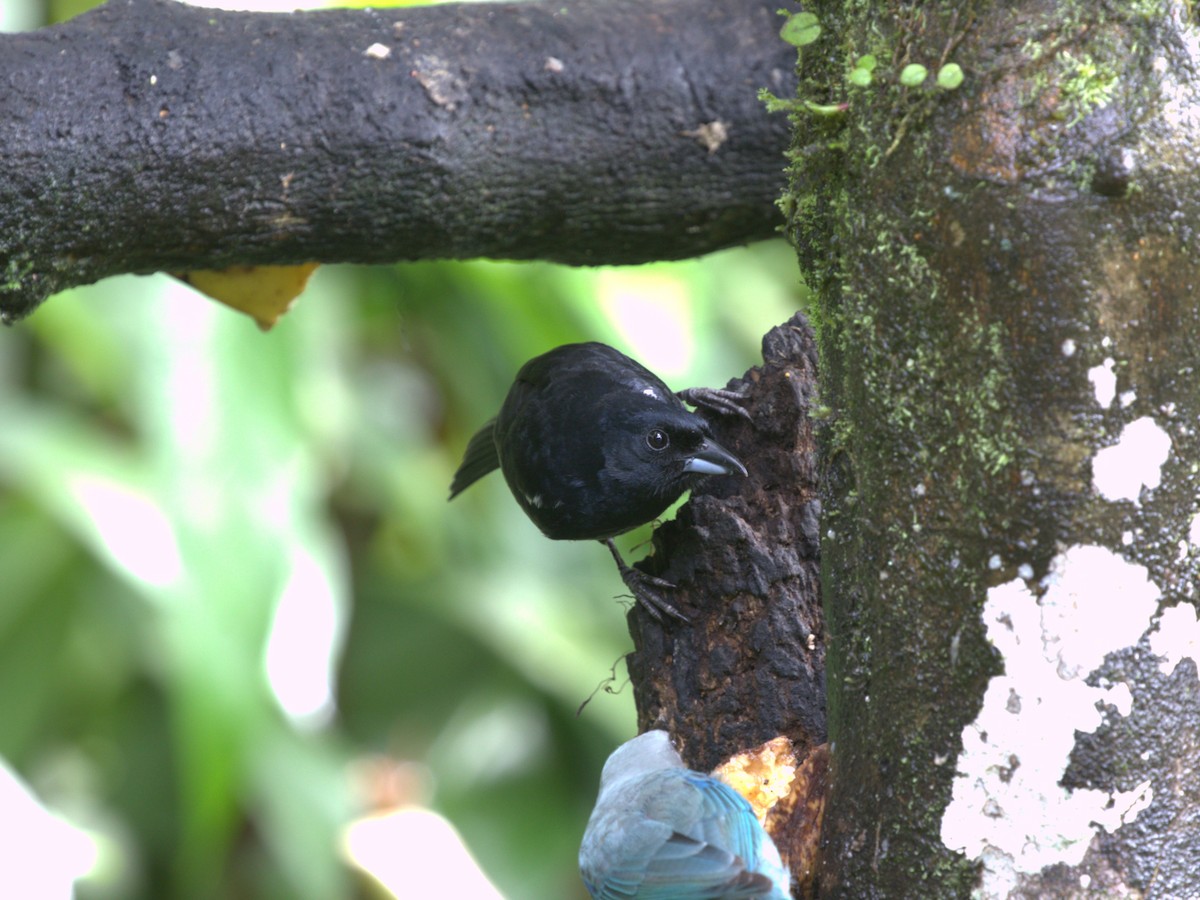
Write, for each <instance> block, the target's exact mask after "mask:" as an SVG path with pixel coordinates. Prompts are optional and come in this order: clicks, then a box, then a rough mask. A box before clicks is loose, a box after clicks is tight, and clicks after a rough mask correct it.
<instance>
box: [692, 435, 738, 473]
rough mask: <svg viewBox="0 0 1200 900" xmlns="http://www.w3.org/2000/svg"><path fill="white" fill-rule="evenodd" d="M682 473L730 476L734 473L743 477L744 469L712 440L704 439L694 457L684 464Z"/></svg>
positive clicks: (735, 458) (731, 455)
mask: <svg viewBox="0 0 1200 900" xmlns="http://www.w3.org/2000/svg"><path fill="white" fill-rule="evenodd" d="M683 471H685V472H694V473H695V474H697V475H732V474H733V473H734V472H737V473H738V474H740V475H745V474H746V467H745V466H743V465H742V464H741V462H740V461H739V460H738V458H737V457H736V456H734V455H733V454H732V453H730V452H729V451H728V450H726V449H725V448H724V447H722V446H721V445H720V444H718V443H717V442H716V441H714V440H713V439H712V438H705V439H704V443H703V444H701V445H700V449H699V450H697V451H696V455H695V456H693V457H692V458H691V459H689V460H688V461H687V462H686V463H684V465H683Z"/></svg>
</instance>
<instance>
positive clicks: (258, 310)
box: [175, 263, 318, 331]
mask: <svg viewBox="0 0 1200 900" xmlns="http://www.w3.org/2000/svg"><path fill="white" fill-rule="evenodd" d="M317 266H318V263H302V264H300V265H296V266H233V267H232V268H229V269H221V270H215V269H198V270H196V271H194V272H182V273H175V277H176V278H178V279H179V280H180V281H182V282H184V283H185V284H190V285H191V286H192V287H194V288H195V289H196V290H198V291H200V293H202V294H206V295H208V296H209V297H211V298H212V299H214V300H216V301H218V302H220V303H224V304H225V305H226V306H230V307H233V308H234V309H236V310H238V311H239V312H244V313H246V315H248V316H250V317H251V318H252V319H254V321H255V322H257V323H258V327H259V328H261V329H262V330H263V331H266V330H267V329H269V328H270V327H271V326H272V325H274V324H275V323H276V322H278V321H279V318H280V317H281V316H282V315H283V314H284V313H285V312H287V311H288V310H289V309H290V308H291V306H292V301H293V300H295V299H296V298H297V297H298V296H300V293H301V292H302V291H303V290H304V286H305V285H306V284H308V279H309V276H310V275H312V273H313V272H315V271H316V269H317Z"/></svg>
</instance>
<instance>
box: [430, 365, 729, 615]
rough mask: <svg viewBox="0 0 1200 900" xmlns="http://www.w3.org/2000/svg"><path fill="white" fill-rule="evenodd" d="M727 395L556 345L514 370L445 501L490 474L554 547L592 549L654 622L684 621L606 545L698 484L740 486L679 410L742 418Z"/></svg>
mask: <svg viewBox="0 0 1200 900" xmlns="http://www.w3.org/2000/svg"><path fill="white" fill-rule="evenodd" d="M740 399H743V395H742V394H738V393H736V392H734V391H728V390H713V389H709V388H692V389H691V390H686V391H680V392H679V393H678V394H675V393H672V391H671V389H670V388H668V387H667V386H666V385H665V384H664V383H663V382H662V379H660V378H659V377H658V376H657V375H655V374H654V373H653V372H651V371H650V370H648V369H646V368H645V367H644V366H642V365H639V364H638V363H636V362H634V361H633V360H632V359H630V358H629V357H628V356H626V355H625V354H623V353H621V352H619V351H617V350H614V349H613V348H612V347H609V346H607V345H605V344H599V343H587V344H566V345H564V346H562V347H557V348H555V349H554V350H551V351H550V352H549V353H544V354H542V355H541V356H537V357H534V358H533V359H531V360H529V362H527V363H525V365H523V366H522V367H521V370H520V371H519V372H518V373H517V378H516V381H514V382H513V386H512V387H511V388H510V389H509V392H508V396H507V397H506V398H505V400H504V405H503V406H501V407H500V413H499V415H497V416H496V417H495V418H494V419H492V420H491V421H490V422H488V423H487V424H486V425H484V426H483V428H481V429H480V430H479V432H478V433H477V434H476V435H475V436H474V437H473V438H471V441H470V443H469V444H467V450H466V453H465V455H464V457H463V461H462V464H461V465H460V466H459V467H458V471H457V472H456V473H455V474H454V481H453V483H452V484H451V485H450V499H451V500H453V499H454V498H455V497H456V496H458V494H459V493H461V492H462V491H463V490H464V489H465V488H467V487H468V486H469V485H471V484H473V483H474V482H475V481H477V480H478V479H480V478H482V477H483V476H484V475H486V474H487V473H488V472H490V471H492V470H493V469H496V468H499V469H500V471H501V472H503V473H504V479H505V480H506V481H507V482H508V486H509V488H510V489H511V490H512V493H513V496H514V497H515V498H516V500H517V503H519V504H520V505H521V509H523V510H525V514H526V515H527V516H529V518H530V519H532V520H533V523H534V524H535V525H537V527H538V528H540V529H541V530H542V533H543V534H545V535H546V537H548V538H552V539H553V540H568V541H579V540H598V541H600V542H602V543H603V544H604V545H605V546H607V547H608V549H609V551H610V552H611V553H612V555H613V559H615V560H616V562H617V568H618V569H619V570H620V572H621V578H622V580H623V581H624V582H625V585H626V586H627V587H628V588H629V590H630V591H632V592H633V595H634V596H635V597H637V599H638V600H639V601H640V602H641V603H642V605H643V606H644V607H645V608H646V610H647V611H648V612H650V613H651V615H653V616H654V617H655V618H656V619H662V614H663V613H667V614H668V615H671V616H674V617H675V618H677V619H681V620H683V621H687V619H686V617H685V616H684V615H682V614H681V613H680V612H678V611H677V610H676V609H675V607H673V606H672V605H671V604H670V603H669V602H668V601H667V600H666V599H665V597H664V596H663V595H662V593H661V592H660V589H664V588H666V589H669V588H672V587H674V585H672V584H671V583H670V582H668V581H664V580H663V579H661V578H655V577H654V576H652V575H647V574H645V573H644V572H639V571H637V570H635V569H631V568H630V567H629V566H627V565H626V564H625V561H624V560H623V559H621V554H620V553H619V552H618V551H617V548H616V546H615V545H614V544H613V542H612V538H613V536H614V535H618V534H621V533H623V532H626V531H629V530H630V529H631V528H636V527H637V526H638V525H642V524H644V523H646V522H649V521H651V520H652V519H655V518H657V517H658V516H659V515H661V514H662V512H663V510H665V509H666V508H667V507H668V506H670V505H671V504H672V503H674V502H675V500H677V499H678V498H679V496H680V495H681V494H682V493H683V492H684V491H685V490H687V489H688V488H689V487H691V486H692V485H693V484H694V483H695V482H697V481H698V480H700V479H701V478H703V477H704V476H706V475H729V474H731V473H733V472H737V473H739V474H741V475H745V474H746V468H745V466H743V465H742V464H741V463H740V462H739V461H738V460H737V458H736V457H735V456H734V455H733V454H732V453H730V452H729V451H728V450H726V449H725V448H724V447H722V446H721V445H720V444H718V443H717V442H716V441H715V440H713V437H712V433H711V431H710V430H709V426H708V422H706V421H705V419H704V417H703V416H700V415H698V414H697V413H694V412H691V411H689V410H688V409H687V408H686V407H685V406H684V405H683V402H682V401H683V400H686V401H687V402H688V403H690V404H692V405H693V406H704V407H707V408H708V409H711V410H714V411H716V412H720V413H724V414H731V415H741V416H743V417H745V418H747V419H749V418H750V415H749V413H747V412H746V410H745V409H743V408H742V407H741V406H740V405H739V404H738V401H739V400H740Z"/></svg>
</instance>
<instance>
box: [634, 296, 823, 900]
mask: <svg viewBox="0 0 1200 900" xmlns="http://www.w3.org/2000/svg"><path fill="white" fill-rule="evenodd" d="M816 374H817V359H816V343H815V341H814V338H813V334H812V330H811V329H810V328H809V326H808V323H807V321H805V319H804V317H803V316H800V315H797V316H796V317H795V318H793V319H792V320H791V321H789V322H787V323H785V324H783V325H781V326H779V327H777V328H774V329H772V330H771V332H769V333H768V334H767V335H766V336H765V337H764V338H763V365H762V366H761V367H758V368H755V369H751V370H750V371H749V372H747V373H746V375H745V377H744V378H742V379H740V380H735V381H732V382H730V384H729V387H731V388H734V389H741V390H745V391H747V392H748V394H749V397H748V399H747V401H746V409H747V410H748V411H749V413H750V414H751V417H752V419H753V421H752V422H747V421H745V420H744V419H741V418H739V417H737V416H724V417H714V421H713V430H714V434H715V435H716V437H717V439H718V441H719V442H720V443H721V445H722V446H725V447H729V448H730V449H731V450H732V451H733V452H734V454H735V455H736V456H737V457H738V458H739V459H742V460H745V463H746V467H747V469H748V470H749V475H748V476H747V477H746V478H744V479H734V478H723V479H711V480H710V481H708V482H706V483H704V484H703V485H702V486H700V487H698V488H697V489H696V490H694V491H693V492H692V495H691V498H690V499H689V500H688V502H687V503H686V504H685V505H684V506H683V507H681V508H680V510H679V513H678V515H677V516H676V517H675V519H674V520H672V521H670V522H668V523H666V524H665V525H663V526H662V527H661V528H658V529H657V530H656V531H655V532H654V553H653V555H651V556H650V557H648V558H647V559H646V560H644V561H643V562H642V563H641V564H639V565H640V566H641V567H642V568H643V569H644V570H646V571H648V572H650V573H651V574H653V575H657V576H659V577H660V578H665V579H667V580H668V581H670V582H672V583H673V584H675V586H676V590H675V591H673V592H672V600H673V601H675V602H677V603H678V608H679V609H680V610H681V611H683V612H685V613H686V614H687V616H688V618H689V621H688V622H687V623H686V624H681V623H679V622H676V621H659V620H656V619H653V618H651V617H650V615H649V614H647V613H646V612H645V611H644V610H643V609H642V608H641V606H640V604H639V605H636V606H635V607H634V608H633V609H632V610H631V611H630V614H629V630H630V633H631V634H632V635H633V641H634V647H635V650H634V652H633V653H632V654H630V655H629V657H628V660H627V662H628V666H629V676H630V679H631V680H632V681H633V685H634V697H635V700H636V701H637V708H638V728H639V731H645V730H647V729H650V728H664V729H666V730H668V731H669V732H671V734H672V735H674V736H675V739H676V741H677V743H678V744H679V746H680V752H681V753H682V754H683V756H684V759H685V760H686V761H687V762H688V764H689V765H691V766H692V767H693V768H697V769H701V770H705V771H707V770H711V769H713V768H715V767H717V766H718V765H719V764H721V763H723V762H724V761H725V760H726V759H727V758H728V757H729V756H730V754H732V753H736V752H741V751H745V750H747V749H750V748H754V747H757V746H758V745H760V744H763V743H765V742H767V741H771V740H772V739H776V738H784V739H786V741H787V743H788V750H789V751H790V752H791V755H792V756H793V757H794V761H795V763H796V764H798V767H799V769H800V774H799V775H798V776H797V777H796V778H795V779H794V781H793V782H792V784H791V785H790V788H789V792H790V795H791V796H790V800H789V802H788V803H787V804H784V806H785V807H786V809H781V810H780V814H779V815H778V816H776V819H777V821H775V822H773V823H771V824H770V825H769V828H770V830H771V831H772V834H773V836H774V837H775V839H776V842H777V843H778V844H779V846H780V851H781V853H783V854H784V856H785V859H786V860H787V861H788V862H789V863H790V864H791V867H792V872H793V876H794V877H795V878H796V879H798V881H799V888H800V890H801V892H802V893H803V894H804V895H805V896H807V895H809V893H810V892H811V890H812V889H813V887H814V885H813V878H814V876H815V871H814V864H813V862H812V860H813V858H814V857H815V854H816V838H817V836H818V834H819V830H818V826H819V822H814V821H812V817H811V814H810V807H815V808H816V809H819V808H820V807H821V804H822V803H823V800H824V796H825V781H824V777H823V776H824V758H825V750H824V747H823V745H824V743H825V740H826V734H825V732H826V728H825V628H824V619H823V615H822V612H821V606H820V583H819V572H818V569H819V553H818V546H819V536H818V533H817V532H818V521H819V517H820V501H819V500H818V498H817V479H816V439H815V436H814V430H813V420H812V419H811V418H810V417H809V413H810V412H811V408H812V405H813V400H814V394H815V391H816ZM806 765H807V767H808V768H807V769H805V768H804V767H805V766H806ZM765 774H766V775H768V776H769V775H770V774H771V773H769V772H768V773H765Z"/></svg>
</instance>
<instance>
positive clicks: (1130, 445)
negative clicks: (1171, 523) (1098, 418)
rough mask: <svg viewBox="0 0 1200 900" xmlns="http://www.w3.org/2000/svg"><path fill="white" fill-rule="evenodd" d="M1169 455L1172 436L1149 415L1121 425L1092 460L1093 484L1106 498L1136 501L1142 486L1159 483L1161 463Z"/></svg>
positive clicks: (1148, 487)
mask: <svg viewBox="0 0 1200 900" xmlns="http://www.w3.org/2000/svg"><path fill="white" fill-rule="evenodd" d="M1170 455H1171V437H1170V435H1168V434H1167V433H1166V432H1165V431H1163V430H1162V428H1160V427H1159V425H1158V423H1156V422H1155V421H1154V420H1153V419H1152V418H1150V417H1149V416H1142V417H1141V418H1140V419H1135V420H1134V421H1132V422H1130V423H1129V424H1128V425H1126V426H1125V427H1124V429H1122V431H1121V437H1120V439H1119V440H1118V441H1117V443H1115V444H1114V445H1113V446H1111V447H1105V448H1104V449H1102V450H1099V451H1097V452H1096V456H1095V457H1094V458H1093V459H1092V483H1093V484H1094V485H1095V486H1096V490H1097V491H1099V492H1100V493H1101V494H1102V495H1103V496H1104V497H1106V498H1107V499H1109V500H1132V501H1133V502H1134V503H1137V502H1138V497H1139V496H1140V495H1141V492H1142V488H1143V487H1145V488H1147V489H1150V490H1153V489H1154V488H1156V487H1158V486H1159V484H1160V483H1161V482H1162V467H1163V463H1165V462H1166V461H1167V458H1168V457H1169V456H1170Z"/></svg>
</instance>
